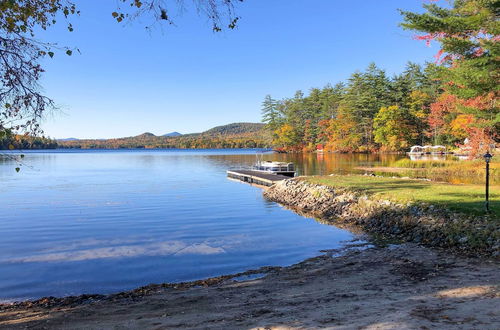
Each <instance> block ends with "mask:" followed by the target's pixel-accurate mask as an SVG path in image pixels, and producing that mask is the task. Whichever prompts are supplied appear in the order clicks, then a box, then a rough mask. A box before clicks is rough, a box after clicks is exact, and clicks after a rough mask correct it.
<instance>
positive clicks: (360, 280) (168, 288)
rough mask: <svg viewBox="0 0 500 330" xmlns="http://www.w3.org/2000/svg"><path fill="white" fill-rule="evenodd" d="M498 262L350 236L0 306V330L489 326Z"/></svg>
mask: <svg viewBox="0 0 500 330" xmlns="http://www.w3.org/2000/svg"><path fill="white" fill-rule="evenodd" d="M339 253H340V254H341V255H340V256H339ZM498 266H499V265H498V263H497V262H495V261H492V260H480V259H470V258H465V257H459V256H455V255H451V254H448V253H446V252H444V251H438V250H432V249H429V248H425V247H421V246H418V245H415V244H409V243H407V244H402V245H395V246H388V247H373V246H372V247H367V248H366V249H361V250H360V248H359V247H358V246H357V244H355V243H353V244H351V246H350V247H349V246H348V247H347V248H346V250H344V251H324V254H323V255H321V256H318V257H315V258H312V259H308V260H305V261H303V262H301V263H298V264H296V265H292V266H289V267H269V268H264V269H261V270H257V271H255V272H250V273H249V274H251V273H259V272H261V273H262V274H261V275H260V276H263V277H258V276H257V275H254V276H257V278H253V279H252V278H251V277H250V278H251V279H250V280H246V281H237V278H234V277H232V276H223V277H220V278H213V279H209V280H206V281H197V282H192V283H183V284H175V285H151V286H148V287H144V288H141V289H137V290H134V291H130V292H126V293H120V294H115V295H109V296H100V295H96V296H81V297H73V298H67V299H55V298H54V299H42V300H39V301H35V302H24V303H20V304H13V305H3V306H1V307H0V328H2V329H317V328H325V329H498V328H499V327H500V321H499V318H500V315H499V311H500V291H499V287H498V285H499V283H500V275H499V273H498ZM239 277H240V278H245V277H244V276H239Z"/></svg>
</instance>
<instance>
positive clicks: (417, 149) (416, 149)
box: [410, 146, 424, 152]
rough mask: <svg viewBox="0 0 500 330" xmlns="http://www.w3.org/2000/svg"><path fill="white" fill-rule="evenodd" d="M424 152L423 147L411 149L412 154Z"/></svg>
mask: <svg viewBox="0 0 500 330" xmlns="http://www.w3.org/2000/svg"><path fill="white" fill-rule="evenodd" d="M423 150H424V147H422V146H413V147H411V148H410V152H422V151H423Z"/></svg>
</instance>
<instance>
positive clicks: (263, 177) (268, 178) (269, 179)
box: [227, 170, 290, 187]
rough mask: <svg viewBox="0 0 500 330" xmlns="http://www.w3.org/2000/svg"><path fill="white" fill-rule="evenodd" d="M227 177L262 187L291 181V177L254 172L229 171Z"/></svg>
mask: <svg viewBox="0 0 500 330" xmlns="http://www.w3.org/2000/svg"><path fill="white" fill-rule="evenodd" d="M227 176H228V177H229V178H232V179H237V180H240V181H243V182H248V183H254V184H258V185H262V186H267V187H269V186H272V185H273V184H275V183H276V182H278V181H282V180H286V179H290V177H289V176H285V175H279V174H272V173H263V172H259V171H252V170H229V171H227Z"/></svg>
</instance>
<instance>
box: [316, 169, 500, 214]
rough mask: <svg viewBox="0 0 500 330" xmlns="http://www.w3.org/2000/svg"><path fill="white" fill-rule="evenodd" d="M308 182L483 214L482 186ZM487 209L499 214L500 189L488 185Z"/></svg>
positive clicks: (351, 179) (338, 179)
mask: <svg viewBox="0 0 500 330" xmlns="http://www.w3.org/2000/svg"><path fill="white" fill-rule="evenodd" d="M306 180H307V181H309V182H311V183H316V184H322V185H327V186H331V187H334V188H348V189H351V190H355V191H359V192H363V193H366V194H368V195H373V196H374V197H377V198H382V199H389V200H393V201H397V202H403V203H406V202H416V203H426V204H430V205H436V206H440V207H444V208H447V209H449V210H452V211H455V212H460V213H464V214H471V215H483V214H485V212H484V190H485V187H484V185H472V184H464V185H461V184H447V183H437V182H428V181H422V180H408V179H397V178H383V177H371V176H361V175H344V176H342V175H338V176H315V177H309V178H307V179H306ZM490 209H491V210H492V213H493V214H494V215H495V217H498V216H499V215H500V186H498V185H494V186H490Z"/></svg>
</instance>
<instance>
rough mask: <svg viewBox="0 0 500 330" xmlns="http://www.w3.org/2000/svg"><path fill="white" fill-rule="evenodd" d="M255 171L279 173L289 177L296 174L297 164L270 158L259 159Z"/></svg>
mask: <svg viewBox="0 0 500 330" xmlns="http://www.w3.org/2000/svg"><path fill="white" fill-rule="evenodd" d="M252 170H253V171H257V172H264V173H269V174H278V175H284V176H289V177H294V176H295V165H294V164H293V163H285V162H274V161H269V160H264V161H262V160H261V161H257V163H255V165H254V167H253V168H252Z"/></svg>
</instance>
